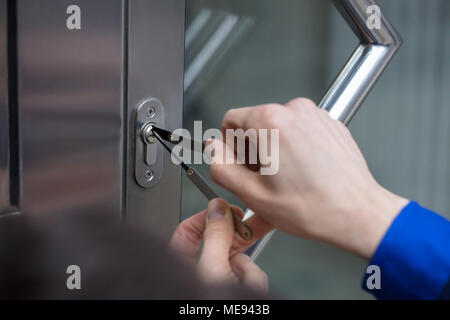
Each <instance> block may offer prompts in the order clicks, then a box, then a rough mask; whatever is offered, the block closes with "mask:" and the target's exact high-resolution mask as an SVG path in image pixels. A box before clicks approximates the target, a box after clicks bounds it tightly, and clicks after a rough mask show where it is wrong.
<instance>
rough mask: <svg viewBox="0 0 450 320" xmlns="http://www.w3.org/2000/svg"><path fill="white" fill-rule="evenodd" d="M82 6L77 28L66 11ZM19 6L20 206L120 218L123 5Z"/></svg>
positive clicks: (55, 2)
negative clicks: (102, 213)
mask: <svg viewBox="0 0 450 320" xmlns="http://www.w3.org/2000/svg"><path fill="white" fill-rule="evenodd" d="M74 4H76V5H78V6H79V7H80V8H81V30H68V28H67V26H66V19H67V17H68V15H67V13H66V10H67V8H68V7H69V6H70V5H74ZM17 5H18V64H19V75H18V76H19V92H18V93H19V108H20V117H21V121H20V131H21V146H22V156H23V158H22V161H23V163H22V165H23V168H22V170H23V171H22V207H21V210H22V212H23V213H25V214H28V215H30V216H33V217H35V216H38V217H39V216H41V215H44V214H65V213H68V212H90V213H92V214H93V213H94V212H95V211H105V212H108V214H110V215H111V216H112V217H117V218H118V219H119V218H120V216H121V198H122V196H121V192H122V190H121V186H122V170H121V159H122V141H121V137H122V135H123V134H122V130H123V127H122V125H123V123H122V116H123V110H122V107H123V106H122V101H123V99H122V87H123V86H122V66H123V56H122V53H123V50H122V49H123V1H122V0H76V1H75V0H71V1H68V0H39V1H35V0H21V1H18V2H17Z"/></svg>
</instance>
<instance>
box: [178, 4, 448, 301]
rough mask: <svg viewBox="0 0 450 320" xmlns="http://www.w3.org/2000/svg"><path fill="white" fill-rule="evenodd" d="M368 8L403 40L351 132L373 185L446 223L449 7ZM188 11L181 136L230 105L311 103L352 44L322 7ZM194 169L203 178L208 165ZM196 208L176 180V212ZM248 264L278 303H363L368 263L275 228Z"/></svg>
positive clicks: (216, 119)
mask: <svg viewBox="0 0 450 320" xmlns="http://www.w3.org/2000/svg"><path fill="white" fill-rule="evenodd" d="M377 2H378V4H379V5H380V7H381V8H382V10H383V11H384V13H385V14H386V15H387V16H388V17H389V18H390V19H391V20H392V22H393V24H394V25H395V27H396V28H397V29H398V30H399V32H400V34H401V35H402V37H403V39H404V42H405V43H404V46H403V47H402V48H401V50H400V52H399V53H398V55H397V57H396V58H395V59H394V61H393V62H392V63H391V65H390V66H389V68H388V69H387V71H386V73H385V74H384V75H383V76H382V78H381V79H380V81H379V82H378V84H377V86H376V87H375V89H374V90H373V92H372V93H371V94H370V96H369V98H368V99H367V101H366V102H365V103H364V105H363V106H362V108H361V110H360V112H359V113H358V114H357V116H356V117H355V118H354V120H353V122H352V125H351V130H352V133H353V135H354V137H355V139H356V140H357V141H358V143H359V145H360V147H361V149H362V151H363V153H364V154H365V156H366V158H367V160H368V163H369V165H370V168H371V170H372V172H373V173H374V175H375V177H376V178H377V180H378V181H379V182H380V183H381V184H382V185H384V186H385V187H387V188H388V189H390V190H392V191H394V192H396V193H399V194H401V195H403V196H406V197H409V198H411V199H415V200H417V201H419V202H421V203H422V204H423V205H425V206H428V207H430V208H432V209H434V210H436V211H439V212H442V213H443V214H445V213H447V217H450V215H448V213H450V199H449V197H448V194H449V192H450V147H449V143H448V138H449V136H450V132H449V130H450V123H449V122H450V106H449V105H448V101H449V98H450V96H449V95H450V91H449V90H447V88H448V87H449V86H450V62H449V61H448V59H446V57H448V56H449V54H450V39H449V38H448V37H442V30H449V27H450V26H449V24H450V21H449V20H448V19H445V17H446V16H448V15H449V14H450V2H449V1H447V0H431V1H420V0H399V1H388V0H379V1H377ZM187 12H188V16H187V26H188V28H187V36H186V79H185V80H186V85H185V86H186V89H187V90H186V93H185V95H186V99H185V121H184V123H185V127H186V128H187V129H189V130H192V128H193V121H194V120H202V121H203V126H204V128H203V129H204V130H205V129H208V128H220V123H221V120H222V117H223V115H224V113H225V112H226V111H227V110H228V109H230V108H233V107H241V106H247V105H257V104H261V103H267V102H279V103H284V102H287V101H289V100H290V99H292V98H295V97H299V96H306V97H309V98H312V99H313V100H315V101H316V102H318V101H319V100H320V98H321V97H322V95H323V94H324V93H325V91H326V89H327V88H328V86H329V84H330V83H331V81H332V80H333V79H334V78H335V76H336V75H337V74H338V72H339V71H340V69H341V68H342V66H343V64H344V63H345V61H346V60H347V59H348V57H349V56H350V54H351V52H352V51H353V50H354V48H355V47H356V45H357V43H358V40H357V39H356V37H355V36H354V34H353V32H352V31H351V30H350V28H349V27H348V25H347V24H346V23H345V22H344V20H343V18H342V17H341V15H340V14H339V13H338V12H337V11H336V9H335V8H334V6H333V5H332V4H331V1H315V0H303V1H298V0H279V1H273V0H264V1H260V0H248V1H222V2H221V1H214V6H212V5H210V4H209V2H208V1H202V0H189V1H188V10H187ZM205 48H206V49H205ZM199 55H200V57H203V59H200V58H198V57H199ZM205 57H206V58H205ZM196 59H197V60H196ZM195 61H197V62H195ZM199 61H203V63H200V62H199ZM199 170H200V171H201V172H202V173H203V174H204V176H205V177H209V168H208V167H206V166H201V167H200V168H199ZM243 183H245V182H243ZM216 190H217V191H218V192H219V194H220V195H221V196H223V197H224V198H225V199H227V200H228V201H231V202H233V203H236V204H239V200H238V199H237V198H236V197H234V196H233V195H231V194H229V193H227V192H226V191H225V190H222V189H220V188H219V187H216ZM206 203H207V202H206V200H205V199H203V196H202V195H201V194H200V193H199V192H198V191H197V190H196V189H195V188H194V187H193V186H192V184H191V183H190V182H189V181H188V180H187V179H184V181H183V204H182V208H183V217H188V216H189V215H191V214H193V213H196V212H198V211H200V210H203V209H204V207H205V205H206ZM258 264H259V265H260V266H261V267H262V268H263V269H264V270H265V271H266V272H267V273H268V276H269V278H270V280H271V283H272V288H273V289H274V290H275V292H279V293H280V294H281V295H282V296H287V297H288V298H323V299H328V298H339V299H367V298H371V296H370V295H368V294H366V293H365V292H363V291H362V290H361V289H360V283H361V279H362V276H363V273H364V271H365V267H366V264H367V262H365V261H363V260H361V259H359V258H356V257H354V256H352V255H350V254H348V253H345V252H343V251H342V250H339V249H336V248H334V247H330V246H328V245H324V244H320V243H316V242H312V241H306V240H301V239H293V238H291V237H289V236H286V235H284V234H281V233H276V235H275V236H274V238H273V239H272V240H271V242H270V243H269V245H268V246H267V247H266V249H265V250H264V251H263V253H262V254H261V256H260V257H259V259H258Z"/></svg>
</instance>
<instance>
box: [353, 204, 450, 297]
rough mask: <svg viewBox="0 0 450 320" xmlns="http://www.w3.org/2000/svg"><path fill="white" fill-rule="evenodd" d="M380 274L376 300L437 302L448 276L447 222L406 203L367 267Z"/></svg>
mask: <svg viewBox="0 0 450 320" xmlns="http://www.w3.org/2000/svg"><path fill="white" fill-rule="evenodd" d="M370 264H371V265H374V266H378V267H379V271H380V287H381V288H380V289H373V290H370V289H368V288H367V279H368V278H369V277H370V276H371V275H372V274H366V276H365V278H364V280H363V284H362V286H363V289H365V290H367V291H368V292H370V293H372V294H373V295H374V296H375V297H376V298H378V299H438V298H440V297H442V296H441V294H442V293H443V291H444V289H445V287H446V285H447V284H448V281H449V276H450V222H449V221H448V220H447V219H445V218H444V217H441V216H439V215H437V214H436V213H434V212H432V211H430V210H427V209H425V208H422V207H421V206H420V205H419V204H418V203H415V202H411V203H409V204H408V205H407V206H406V207H405V208H404V209H403V210H402V211H401V212H400V214H399V215H398V216H397V218H396V219H395V220H394V222H393V223H392V225H391V227H390V228H389V230H388V231H387V232H386V234H385V236H384V238H383V240H382V241H381V243H380V245H379V247H378V249H377V251H376V252H375V255H374V256H373V258H372V261H371V263H370Z"/></svg>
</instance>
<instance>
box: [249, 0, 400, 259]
mask: <svg viewBox="0 0 450 320" xmlns="http://www.w3.org/2000/svg"><path fill="white" fill-rule="evenodd" d="M332 1H333V3H334V5H335V6H336V8H337V9H338V10H339V12H340V13H341V14H342V16H343V17H344V18H345V20H346V21H347V23H348V24H349V25H350V27H351V28H352V30H353V31H354V32H355V34H356V35H357V36H358V38H359V40H360V44H359V46H358V47H357V48H356V50H355V52H354V53H353V55H352V56H351V58H350V60H349V61H348V62H347V64H346V65H345V67H344V68H343V69H342V71H341V73H340V74H339V75H338V77H337V78H336V80H335V81H334V82H333V84H332V85H331V87H330V89H329V90H328V92H327V93H326V94H325V96H324V97H323V98H322V101H321V102H320V104H319V107H320V108H322V109H324V110H327V111H328V112H329V113H330V115H331V117H332V118H334V119H336V120H339V121H341V122H342V123H344V124H346V125H348V124H349V123H350V121H351V120H352V118H353V116H354V115H355V113H356V112H357V111H358V109H359V107H360V106H361V104H362V103H363V101H364V99H365V98H366V97H367V95H368V94H369V92H370V91H371V90H372V88H373V87H374V85H375V83H376V82H377V80H378V79H379V78H380V76H381V74H382V73H383V71H384V70H385V69H386V67H387V66H388V64H389V63H390V62H391V60H392V59H393V57H394V55H395V54H396V53H397V51H398V50H399V49H400V47H401V45H402V39H401V37H400V35H399V34H398V32H397V31H396V30H395V29H394V27H393V26H392V24H391V23H390V22H389V20H388V19H387V18H386V17H385V16H384V14H383V13H382V12H381V16H380V20H381V28H380V29H370V28H369V27H368V25H367V21H368V19H369V12H368V8H369V7H370V6H372V5H376V2H375V1H374V0H332ZM253 214H254V213H253V212H252V211H251V210H247V211H246V218H248V217H250V216H252V215H253ZM272 235H273V233H270V234H268V235H267V236H266V237H265V238H263V239H262V240H261V241H260V242H259V243H257V244H256V245H255V246H254V247H253V248H252V249H250V250H249V252H248V253H249V255H250V256H251V257H252V259H254V260H255V259H256V258H257V257H258V255H259V254H260V253H261V251H262V250H263V248H264V247H265V245H266V244H267V242H268V241H269V240H270V238H271V237H272Z"/></svg>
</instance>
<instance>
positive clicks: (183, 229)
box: [169, 210, 207, 264]
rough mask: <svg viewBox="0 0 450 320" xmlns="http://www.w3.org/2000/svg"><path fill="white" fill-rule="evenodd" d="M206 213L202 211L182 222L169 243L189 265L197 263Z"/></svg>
mask: <svg viewBox="0 0 450 320" xmlns="http://www.w3.org/2000/svg"><path fill="white" fill-rule="evenodd" d="M206 213H207V211H206V210H204V211H202V212H200V213H198V214H196V215H195V216H192V217H191V218H189V219H186V220H185V221H183V222H182V223H181V224H180V225H179V226H178V228H177V229H176V230H175V233H174V235H173V236H172V240H171V241H170V245H169V246H170V248H171V249H172V250H174V251H175V252H176V253H177V254H179V255H180V256H181V258H182V259H184V260H186V261H187V262H188V263H191V264H195V263H196V262H197V255H198V251H199V249H200V244H201V241H202V239H203V233H204V231H205V226H206Z"/></svg>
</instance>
